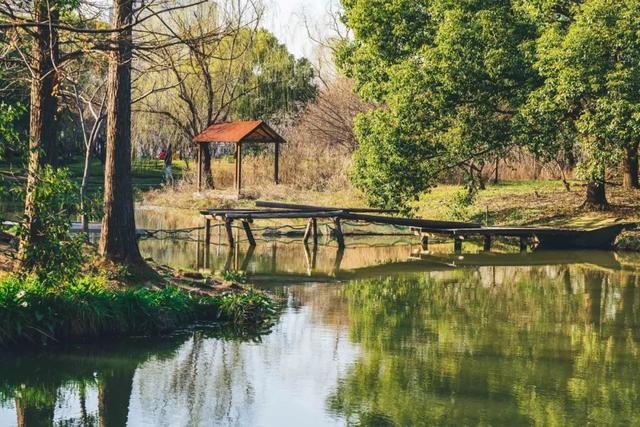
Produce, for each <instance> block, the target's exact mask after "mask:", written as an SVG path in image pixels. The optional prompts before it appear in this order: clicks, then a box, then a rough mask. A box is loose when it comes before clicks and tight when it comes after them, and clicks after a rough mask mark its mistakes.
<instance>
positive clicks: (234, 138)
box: [193, 120, 285, 143]
mask: <svg viewBox="0 0 640 427" xmlns="http://www.w3.org/2000/svg"><path fill="white" fill-rule="evenodd" d="M193 142H196V143H201V142H235V143H238V142H285V141H284V139H282V137H281V136H280V135H278V134H277V133H276V132H275V131H274V130H273V129H271V128H270V127H269V125H267V124H266V123H265V122H263V121H262V120H253V121H244V122H228V123H216V124H214V125H211V126H209V127H208V128H207V129H206V130H205V131H204V132H202V133H201V134H200V135H197V136H196V137H195V138H193Z"/></svg>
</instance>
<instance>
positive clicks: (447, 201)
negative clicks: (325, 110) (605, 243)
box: [141, 180, 640, 227]
mask: <svg viewBox="0 0 640 427" xmlns="http://www.w3.org/2000/svg"><path fill="white" fill-rule="evenodd" d="M464 191H465V190H464V188H463V187H462V186H461V185H449V184H442V185H439V186H437V187H435V188H433V189H432V190H431V191H428V192H425V193H423V194H420V195H418V199H417V200H416V202H415V203H414V208H415V215H417V216H420V217H424V218H432V219H441V220H465V221H476V222H481V223H488V224H491V225H497V224H501V225H517V224H520V225H558V226H575V227H597V226H601V225H605V224H607V223H611V222H614V221H619V220H628V221H640V190H624V189H623V188H622V187H620V186H610V187H608V189H607V191H608V199H609V202H610V203H611V209H610V210H607V211H602V212H600V211H598V212H594V211H589V210H584V209H582V208H581V204H582V201H583V199H584V194H585V188H584V184H583V183H580V182H577V181H575V182H571V191H567V190H566V189H565V188H564V185H563V184H562V182H561V181H554V180H540V181H508V182H501V183H499V184H495V185H493V184H489V185H487V188H486V189H485V190H480V191H479V192H478V194H477V196H476V197H475V199H474V200H473V201H472V202H471V203H461V202H460V195H461V194H462V193H463V192H464ZM243 194H244V195H245V197H244V198H242V199H240V200H237V199H235V198H234V197H232V196H233V191H232V190H231V189H222V190H208V191H203V192H200V193H198V192H196V191H195V189H194V188H193V186H189V185H187V184H179V185H177V186H176V188H174V189H171V188H163V189H162V190H161V191H156V190H152V191H148V192H146V193H144V195H143V198H142V202H141V204H142V205H144V206H156V207H171V208H177V209H185V210H189V211H191V212H196V211H197V209H201V208H206V207H249V206H254V201H255V199H268V200H276V201H283V202H290V203H304V204H315V205H321V206H346V207H356V206H366V200H365V198H364V196H363V195H362V194H361V193H360V192H359V191H357V190H356V189H354V188H352V187H344V188H343V189H342V190H338V191H313V190H304V191H303V190H299V189H296V188H295V187H293V186H291V185H287V184H282V185H278V186H276V185H272V184H268V183H267V184H265V185H262V186H248V187H247V188H246V189H245V190H244V192H243Z"/></svg>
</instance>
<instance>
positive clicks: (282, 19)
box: [264, 0, 340, 58]
mask: <svg viewBox="0 0 640 427" xmlns="http://www.w3.org/2000/svg"><path fill="white" fill-rule="evenodd" d="M339 4H340V3H339V0H265V6H266V16H265V17H264V27H265V28H267V29H268V30H269V31H271V32H272V33H273V34H275V36H276V37H277V38H278V40H280V42H282V43H284V44H286V45H287V47H288V48H289V52H291V53H293V54H294V55H295V56H296V57H298V58H299V57H302V56H306V57H307V58H311V56H312V54H313V47H314V43H313V41H312V40H311V39H310V38H309V36H308V34H307V30H306V27H305V24H304V17H305V16H306V18H307V20H308V22H309V23H310V24H311V25H310V26H311V27H312V28H313V34H314V35H315V34H317V33H318V32H320V33H321V32H323V31H327V27H328V14H329V11H330V10H331V8H332V7H333V10H336V9H337V6H339Z"/></svg>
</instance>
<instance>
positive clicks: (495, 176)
mask: <svg viewBox="0 0 640 427" xmlns="http://www.w3.org/2000/svg"><path fill="white" fill-rule="evenodd" d="M499 179H500V157H496V168H495V170H494V171H493V183H494V184H497V183H498V181H499Z"/></svg>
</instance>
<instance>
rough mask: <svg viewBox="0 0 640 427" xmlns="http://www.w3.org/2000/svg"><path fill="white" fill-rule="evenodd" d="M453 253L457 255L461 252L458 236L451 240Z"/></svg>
mask: <svg viewBox="0 0 640 427" xmlns="http://www.w3.org/2000/svg"><path fill="white" fill-rule="evenodd" d="M453 251H454V252H455V253H457V254H459V253H460V252H462V238H461V237H459V236H455V237H454V238H453Z"/></svg>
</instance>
